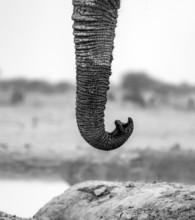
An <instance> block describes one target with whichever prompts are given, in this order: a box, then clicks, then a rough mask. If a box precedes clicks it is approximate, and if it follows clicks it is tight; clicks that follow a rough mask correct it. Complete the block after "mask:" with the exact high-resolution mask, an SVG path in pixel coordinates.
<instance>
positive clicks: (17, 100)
mask: <svg viewBox="0 0 195 220" xmlns="http://www.w3.org/2000/svg"><path fill="white" fill-rule="evenodd" d="M23 101H24V93H23V92H21V91H20V90H15V91H14V92H13V93H12V96H11V98H10V104H11V105H18V104H21V103H22V102H23Z"/></svg>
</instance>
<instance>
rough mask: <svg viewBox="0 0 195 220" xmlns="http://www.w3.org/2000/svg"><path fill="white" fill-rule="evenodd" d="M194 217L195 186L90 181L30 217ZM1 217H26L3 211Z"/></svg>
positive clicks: (155, 219) (64, 219) (77, 219)
mask: <svg viewBox="0 0 195 220" xmlns="http://www.w3.org/2000/svg"><path fill="white" fill-rule="evenodd" d="M166 219H167V220H176V219H177V220H188V219H195V186H190V185H182V184H176V183H162V182H157V181H154V182H153V183H133V182H106V181H88V182H83V183H80V184H77V185H75V186H73V187H71V188H70V189H68V190H67V191H65V192H64V193H63V194H62V195H60V196H57V197H55V198H54V199H52V200H51V201H50V202H49V203H48V204H46V205H45V206H44V207H43V208H41V209H40V210H39V211H38V212H37V213H36V214H35V216H34V217H33V218H32V219H31V220H166ZM0 220H24V219H22V218H18V217H16V216H11V215H7V214H5V213H3V212H0Z"/></svg>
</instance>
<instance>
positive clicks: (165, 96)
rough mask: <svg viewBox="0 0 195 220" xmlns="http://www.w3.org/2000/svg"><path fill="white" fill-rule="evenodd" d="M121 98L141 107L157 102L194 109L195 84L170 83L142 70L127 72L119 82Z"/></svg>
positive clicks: (157, 103) (153, 104) (156, 103)
mask: <svg viewBox="0 0 195 220" xmlns="http://www.w3.org/2000/svg"><path fill="white" fill-rule="evenodd" d="M120 86H121V89H122V100H123V101H131V102H133V103H135V104H136V105H139V106H141V107H146V106H150V107H151V106H155V105H159V104H163V105H165V104H166V105H171V106H174V107H177V108H181V109H187V110H194V109H195V86H191V85H188V84H186V83H183V84H177V85H176V84H171V83H166V82H162V81H160V80H157V79H154V78H152V77H151V76H149V75H147V74H146V73H144V72H128V73H126V74H125V75H124V76H123V78H122V82H121V85H120Z"/></svg>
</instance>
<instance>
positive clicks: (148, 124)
mask: <svg viewBox="0 0 195 220" xmlns="http://www.w3.org/2000/svg"><path fill="white" fill-rule="evenodd" d="M194 9H195V1H193V0H188V1H185V0H172V1H169V0H159V1H156V0H123V1H122V5H121V9H120V10H119V19H118V26H117V29H116V39H115V49H114V61H113V66H112V70H113V74H112V76H111V86H110V90H109V93H108V103H107V107H106V112H105V115H106V117H105V122H106V129H107V130H108V131H111V130H112V129H113V128H114V120H116V119H120V120H122V121H124V122H125V121H126V120H127V117H128V116H130V117H132V118H133V120H134V124H135V130H134V133H133V135H132V137H131V138H130V140H128V141H127V143H125V145H124V146H123V147H121V148H120V149H118V150H115V151H113V152H109V153H108V152H100V151H98V150H96V149H92V148H91V147H90V146H89V145H88V144H87V143H86V142H85V141H84V140H83V139H82V138H81V136H80V134H79V131H78V129H77V125H76V119H75V89H76V88H75V84H76V72H75V55H74V44H73V35H72V32H73V31H72V24H73V22H72V20H71V15H72V10H73V7H72V1H71V0H70V1H64V0H57V1H52V0H28V1H26V0H17V1H15V0H0V32H1V34H0V198H1V199H0V210H1V211H5V212H8V213H10V214H16V215H19V216H21V217H31V216H32V215H33V214H35V212H36V211H38V209H39V208H41V206H43V205H44V204H45V203H46V202H48V201H49V200H50V199H51V198H52V197H54V196H56V195H58V194H60V193H62V192H63V191H64V190H66V189H67V188H68V187H69V186H70V185H72V184H75V183H78V182H81V181H85V180H92V179H96V180H98V179H99V180H124V181H125V180H129V181H145V182H151V181H155V180H158V181H171V182H182V183H187V184H194V183H195V172H194V171H195V151H194V147H195V138H194V135H195V63H194V58H195V25H194V24H195V14H194ZM24 207H25V208H24Z"/></svg>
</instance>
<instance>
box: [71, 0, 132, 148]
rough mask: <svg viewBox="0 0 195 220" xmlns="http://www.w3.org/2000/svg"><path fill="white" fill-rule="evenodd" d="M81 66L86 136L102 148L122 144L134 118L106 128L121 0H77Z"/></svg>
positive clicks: (79, 109)
mask: <svg viewBox="0 0 195 220" xmlns="http://www.w3.org/2000/svg"><path fill="white" fill-rule="evenodd" d="M73 5H74V12H73V15H72V19H73V20H74V24H73V29H74V36H75V38H74V42H75V49H76V68H77V91H76V93H77V97H76V117H77V124H78V127H79V130H80V133H81V135H82V136H83V138H84V139H85V140H86V141H87V142H88V143H89V144H90V145H92V146H93V147H95V148H97V149H100V150H106V151H108V150H113V149H116V148H118V147H120V146H121V145H122V144H123V143H124V142H125V141H126V140H127V139H128V138H129V136H130V135H131V133H132V131H133V121H132V119H131V118H128V122H127V123H122V122H121V121H119V120H116V121H115V125H116V128H115V129H114V131H112V132H106V131H105V125H104V110H105V105H106V101H107V91H108V89H109V77H110V75H111V62H112V51H113V48H114V44H113V41H114V37H115V28H116V23H117V17H118V13H117V11H118V8H119V7H120V0H73Z"/></svg>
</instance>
